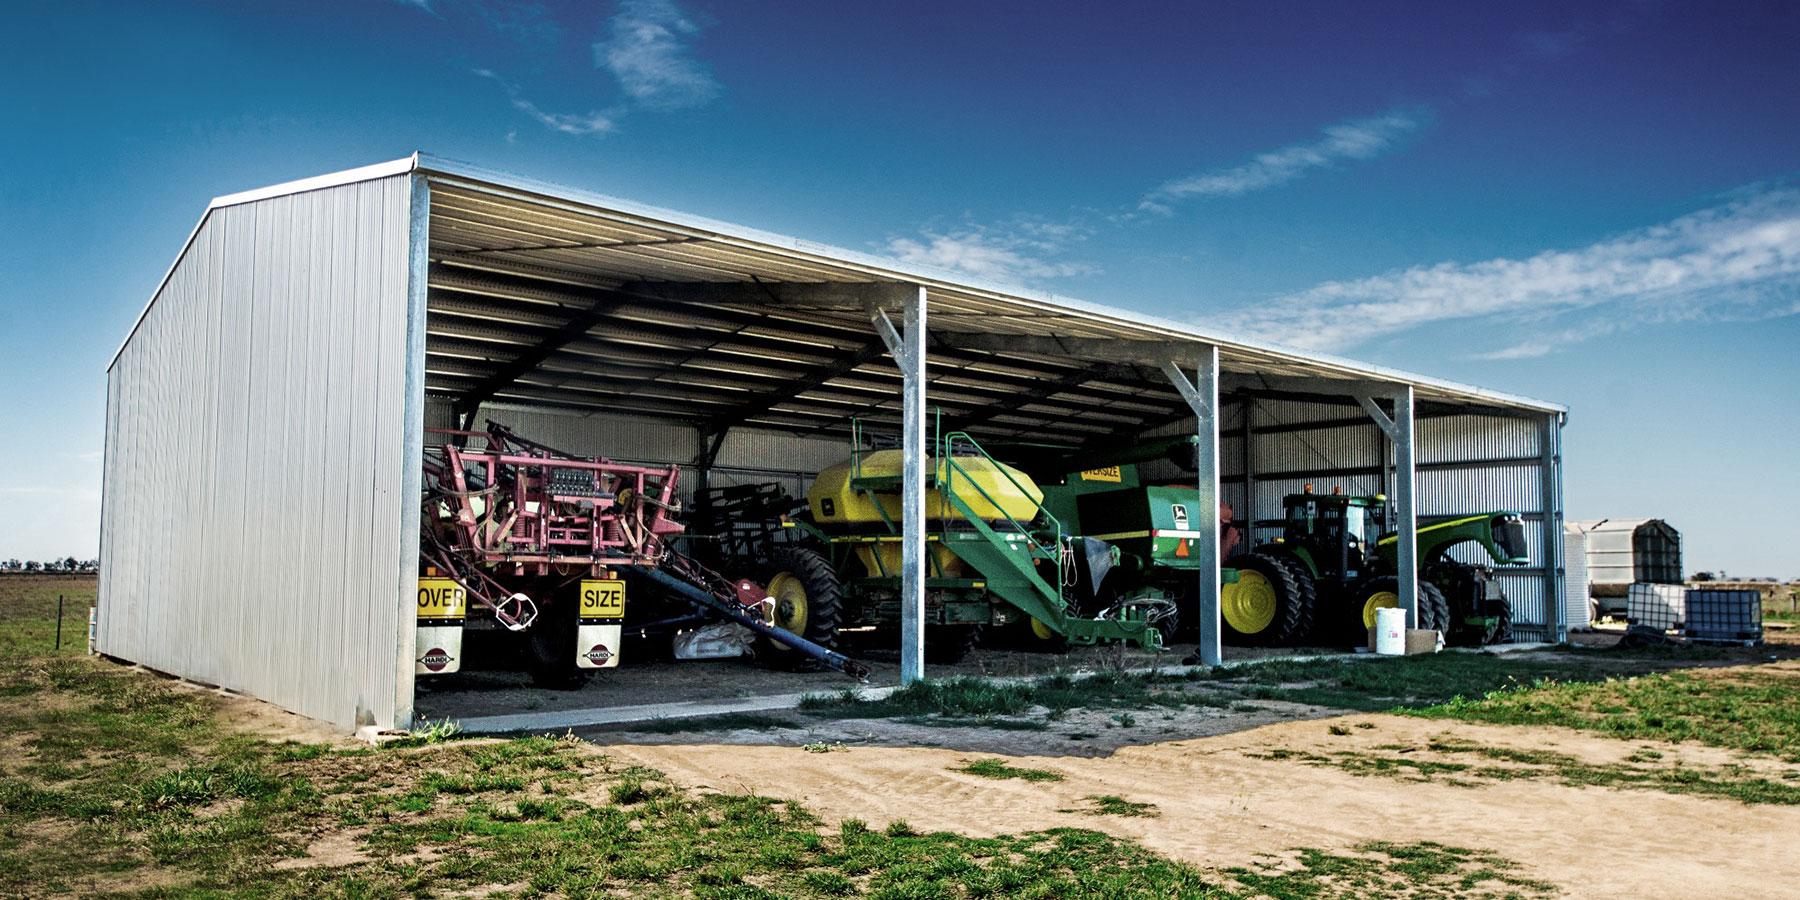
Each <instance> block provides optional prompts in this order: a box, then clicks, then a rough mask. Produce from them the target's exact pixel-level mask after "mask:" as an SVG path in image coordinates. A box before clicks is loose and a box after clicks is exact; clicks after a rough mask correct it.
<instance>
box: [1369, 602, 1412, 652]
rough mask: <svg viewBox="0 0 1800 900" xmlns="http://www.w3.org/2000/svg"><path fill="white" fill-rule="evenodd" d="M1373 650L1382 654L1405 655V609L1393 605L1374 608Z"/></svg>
mask: <svg viewBox="0 0 1800 900" xmlns="http://www.w3.org/2000/svg"><path fill="white" fill-rule="evenodd" d="M1375 652H1376V653H1379V654H1381V655H1382V656H1405V655H1406V610H1404V609H1401V608H1399V607H1395V606H1384V607H1382V608H1380V609H1377V610H1375Z"/></svg>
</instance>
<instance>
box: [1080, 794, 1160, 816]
mask: <svg viewBox="0 0 1800 900" xmlns="http://www.w3.org/2000/svg"><path fill="white" fill-rule="evenodd" d="M1081 799H1083V800H1088V801H1091V802H1092V803H1093V805H1092V806H1090V807H1088V808H1086V809H1059V810H1057V812H1066V813H1086V814H1088V815H1095V816H1122V817H1125V818H1132V819H1154V818H1156V817H1157V816H1160V815H1162V813H1160V812H1157V811H1156V804H1154V803H1138V802H1136V801H1133V800H1127V799H1125V798H1124V797H1118V796H1114V795H1112V794H1105V795H1096V794H1089V795H1087V796H1085V797H1083V798H1081Z"/></svg>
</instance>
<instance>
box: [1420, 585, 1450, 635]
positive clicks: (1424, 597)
mask: <svg viewBox="0 0 1800 900" xmlns="http://www.w3.org/2000/svg"><path fill="white" fill-rule="evenodd" d="M1426 610H1430V611H1431V618H1430V619H1429V620H1427V619H1426V618H1425V611H1426ZM1419 623H1420V624H1419V626H1418V627H1420V628H1424V629H1426V630H1432V631H1441V632H1443V633H1444V636H1445V637H1449V636H1450V632H1451V630H1452V629H1453V627H1454V623H1453V622H1451V621H1450V600H1449V599H1448V598H1446V597H1445V596H1444V592H1443V591H1441V590H1439V589H1438V586H1437V585H1435V584H1432V583H1431V582H1429V581H1426V580H1425V579H1424V578H1420V579H1419Z"/></svg>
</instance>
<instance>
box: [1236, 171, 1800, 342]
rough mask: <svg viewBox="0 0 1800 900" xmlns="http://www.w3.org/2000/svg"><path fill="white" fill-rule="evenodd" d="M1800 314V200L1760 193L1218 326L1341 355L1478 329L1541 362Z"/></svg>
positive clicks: (1796, 193) (1296, 297) (1383, 279)
mask: <svg viewBox="0 0 1800 900" xmlns="http://www.w3.org/2000/svg"><path fill="white" fill-rule="evenodd" d="M1797 313H1800V190H1796V189H1794V188H1791V187H1787V186H1754V187H1751V188H1746V189H1744V190H1742V191H1739V192H1736V194H1735V195H1733V196H1731V197H1730V198H1728V199H1727V200H1725V202H1723V203H1721V204H1720V205H1717V206H1714V207H1712V208H1709V209H1704V210H1701V211H1699V212H1695V213H1691V214H1688V215H1685V216H1681V217H1680V218H1677V219H1674V220H1672V221H1669V222H1666V223H1664V224H1661V225H1656V226H1654V227H1650V228H1644V229H1640V230H1637V231H1633V232H1629V233H1626V234H1622V235H1619V236H1617V237H1613V238H1609V239H1607V240H1604V241H1600V242H1598V243H1595V244H1591V245H1589V246H1587V247H1582V248H1579V249H1575V250H1552V251H1546V252H1544V253H1540V254H1538V255H1536V256H1532V257H1529V258H1526V259H1492V260H1487V261H1485V262H1478V263H1469V264H1462V263H1450V262H1445V263H1439V264H1437V265H1432V266H1415V267H1413V268H1409V269H1401V270H1397V271H1393V272H1388V273H1385V274H1382V275H1377V276H1373V277H1370V278H1363V279H1358V280H1355V281H1334V282H1327V283H1325V284H1321V285H1319V286H1317V287H1314V288H1311V289H1309V290H1306V291H1302V292H1300V293H1298V294H1293V295H1290V296H1287V297H1282V298H1278V299H1275V300H1273V301H1271V302H1268V303H1263V304H1258V305H1257V306H1256V307H1255V308H1253V309H1248V310H1244V311H1242V312H1239V313H1237V314H1235V315H1226V316H1224V317H1222V318H1221V317H1210V318H1209V319H1208V321H1209V322H1211V323H1213V324H1216V325H1222V326H1225V327H1227V328H1231V329H1233V330H1236V331H1239V332H1243V333H1247V334H1250V335H1254V336H1257V337H1261V338H1265V339H1268V340H1272V341H1278V342H1281V343H1285V344H1291V345H1295V346H1300V347H1309V348H1314V349H1325V350H1341V349H1345V348H1348V347H1353V346H1356V345H1358V344H1363V343H1366V342H1368V341H1370V340H1373V339H1376V338H1380V337H1385V336H1388V335H1395V334H1401V333H1404V332H1408V331H1411V330H1413V329H1416V328H1420V327H1423V326H1427V325H1432V324H1435V323H1443V322H1453V321H1468V322H1474V323H1478V324H1480V325H1482V326H1483V327H1484V328H1485V329H1487V333H1489V334H1492V335H1494V339H1495V340H1496V341H1497V342H1504V346H1501V347H1498V348H1496V349H1492V350H1486V349H1482V348H1474V349H1476V351H1477V354H1478V355H1480V356H1484V357H1487V358H1494V359H1518V358H1525V357H1531V356H1540V355H1543V354H1545V353H1549V352H1551V351H1553V350H1555V349H1557V348H1559V347H1563V346H1567V345H1569V344H1572V343H1577V342H1580V341H1583V340H1588V339H1591V338H1594V337H1598V336H1601V335H1604V334H1609V333H1612V332H1614V331H1618V330H1622V329H1626V328H1631V327H1635V326H1638V325H1643V324H1649V323H1658V322H1714V321H1746V320H1758V319H1764V318H1771V317H1776V316H1787V315H1794V314H1797Z"/></svg>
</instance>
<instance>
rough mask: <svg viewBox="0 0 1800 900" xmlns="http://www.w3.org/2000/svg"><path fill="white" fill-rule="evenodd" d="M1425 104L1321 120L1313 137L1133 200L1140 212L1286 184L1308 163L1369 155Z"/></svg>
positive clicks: (1389, 144) (1393, 140) (1412, 122)
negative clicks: (1324, 122) (1332, 122)
mask: <svg viewBox="0 0 1800 900" xmlns="http://www.w3.org/2000/svg"><path fill="white" fill-rule="evenodd" d="M1428 115H1429V111H1428V110H1425V109H1416V110H1410V111H1408V110H1394V111H1391V112H1387V113H1383V114H1381V115H1379V116H1371V117H1369V118H1366V119H1352V120H1350V121H1348V122H1340V123H1338V124H1336V125H1329V126H1326V127H1325V128H1324V129H1321V131H1320V137H1319V139H1318V140H1316V141H1312V142H1310V143H1305V144H1289V145H1288V146H1286V147H1282V148H1280V149H1278V150H1270V151H1268V152H1266V153H1259V154H1257V155H1256V157H1255V158H1253V159H1252V160H1250V161H1249V162H1247V163H1244V164H1243V165H1239V166H1232V167H1230V168H1225V169H1214V170H1212V171H1208V172H1201V173H1199V174H1196V175H1189V176H1186V177H1184V178H1177V179H1175V180H1173V181H1170V182H1167V183H1165V184H1164V185H1162V186H1161V187H1159V188H1157V189H1156V190H1154V191H1151V192H1150V193H1149V194H1146V195H1145V196H1144V198H1143V200H1141V201H1140V202H1139V203H1138V209H1139V210H1142V211H1146V212H1161V213H1167V212H1169V211H1170V206H1171V205H1172V204H1174V203H1177V202H1179V201H1182V200H1187V199H1190V198H1194V197H1235V196H1238V195H1240V194H1248V193H1250V192H1252V191H1261V190H1266V189H1268V188H1272V187H1275V186H1277V185H1281V184H1286V183H1287V182H1290V181H1293V180H1294V179H1296V178H1300V177H1302V176H1304V175H1306V174H1307V173H1308V172H1311V171H1313V170H1314V169H1323V168H1328V167H1330V166H1332V165H1335V164H1337V163H1339V162H1343V161H1351V160H1366V159H1374V158H1375V157H1377V156H1380V155H1381V154H1383V153H1386V152H1388V151H1389V150H1392V149H1393V148H1394V147H1395V146H1397V145H1398V144H1399V142H1400V140H1401V139H1402V138H1404V137H1406V136H1407V135H1408V134H1411V133H1413V132H1415V131H1417V130H1419V129H1420V128H1421V127H1423V126H1424V124H1425V122H1426V120H1427V118H1428Z"/></svg>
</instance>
